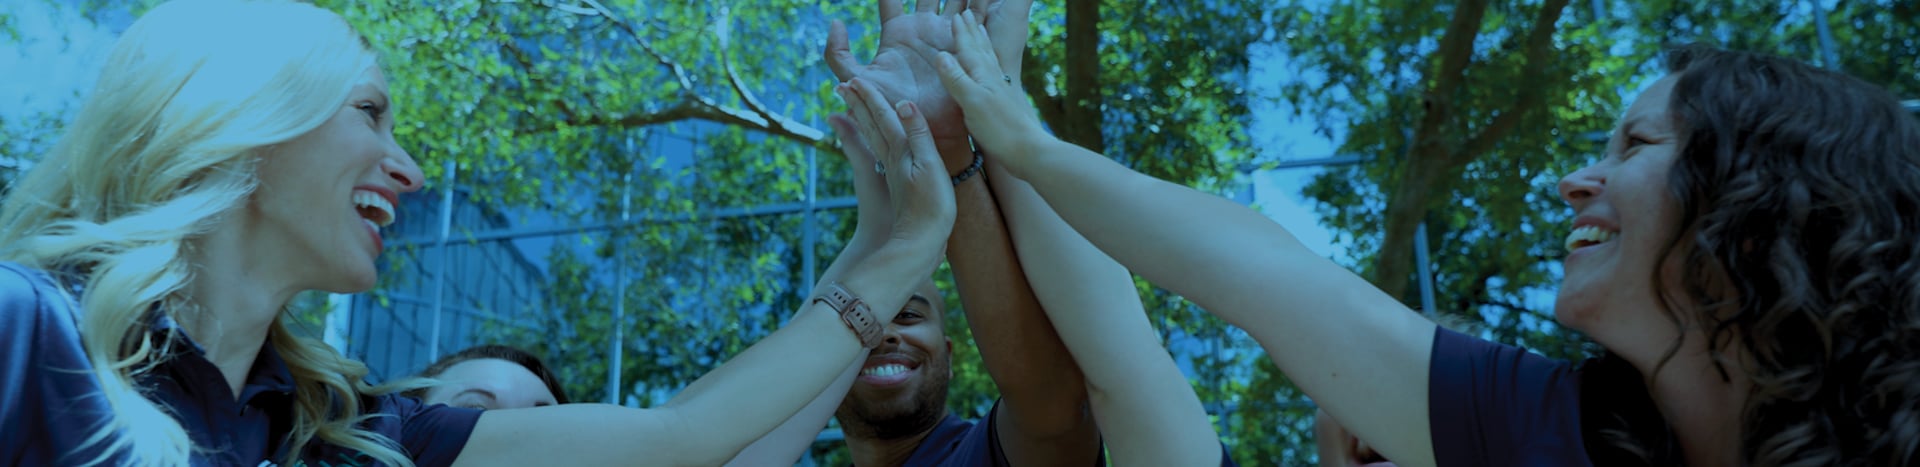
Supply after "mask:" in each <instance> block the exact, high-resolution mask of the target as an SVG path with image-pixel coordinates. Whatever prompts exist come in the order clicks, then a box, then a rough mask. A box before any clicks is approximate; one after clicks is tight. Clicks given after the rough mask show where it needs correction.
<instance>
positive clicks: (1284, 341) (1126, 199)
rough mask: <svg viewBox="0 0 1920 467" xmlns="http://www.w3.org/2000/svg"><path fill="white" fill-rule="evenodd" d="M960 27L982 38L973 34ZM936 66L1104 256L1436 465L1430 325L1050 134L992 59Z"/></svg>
mask: <svg viewBox="0 0 1920 467" xmlns="http://www.w3.org/2000/svg"><path fill="white" fill-rule="evenodd" d="M954 27H955V28H978V27H979V26H977V25H974V24H968V23H966V22H965V21H957V22H955V23H954ZM960 52H961V53H960V54H958V56H957V57H956V56H954V55H950V54H939V55H937V58H936V63H938V64H939V67H940V69H941V78H942V81H943V83H944V84H946V86H947V89H948V91H949V92H950V93H952V94H953V96H954V97H955V99H956V100H957V101H958V102H959V103H960V105H961V107H962V108H963V109H964V112H965V115H966V121H967V128H968V131H970V132H972V133H973V135H974V139H975V141H976V142H977V143H980V144H981V145H983V146H985V147H986V148H987V150H988V151H989V154H990V155H992V156H993V157H994V159H993V161H992V162H994V163H996V164H1001V165H1003V166H1004V167H1005V168H1006V169H1007V171H1008V172H1009V173H1011V174H1013V175H1014V176H1017V177H1020V178H1021V179H1024V180H1027V181H1028V182H1030V183H1032V184H1033V187H1034V189H1035V190H1036V191H1037V192H1038V193H1039V194H1040V195H1041V196H1042V197H1043V198H1045V199H1046V201H1047V203H1048V204H1049V205H1050V206H1052V207H1053V209H1054V211H1055V212H1058V213H1059V215H1060V216H1061V217H1062V218H1063V219H1065V220H1066V221H1067V223H1068V224H1070V225H1072V226H1073V227H1074V229H1075V230H1077V231H1078V232H1080V233H1081V234H1082V235H1084V236H1086V238H1087V239H1088V240H1090V241H1092V242H1093V244H1094V245H1096V246H1098V247H1099V248H1100V249H1101V250H1102V251H1104V252H1106V253H1107V254H1108V255H1110V256H1111V257H1113V258H1114V259H1116V260H1118V261H1119V262H1120V263H1121V264H1123V265H1126V266H1127V267H1129V268H1131V269H1132V270H1133V271H1134V272H1137V273H1139V274H1141V275H1142V276H1145V277H1146V278H1147V279H1148V280H1151V281H1153V282H1154V283H1156V284H1159V285H1161V286H1163V287H1166V288H1168V289H1169V290H1172V291H1174V292H1176V293H1179V294H1181V295H1184V296H1186V297H1187V298H1189V299H1191V300H1193V301H1194V302H1195V303H1197V304H1199V305H1200V306H1201V307H1203V308H1206V309H1207V310H1208V311H1209V312H1212V313H1213V314H1215V315H1217V316H1220V317H1221V318H1223V319H1225V320H1227V321H1228V322H1230V323H1233V324H1234V325H1236V326H1239V327H1241V328H1243V329H1246V330H1247V332H1248V333H1250V334H1252V335H1253V337H1254V339H1255V340H1258V341H1259V342H1260V344H1261V346H1262V347H1264V348H1266V350H1267V353H1268V355H1270V356H1271V357H1272V358H1273V361H1274V363H1275V364H1277V365H1278V366H1279V367H1280V369H1281V370H1282V371H1284V372H1285V373H1286V374H1287V376H1288V377H1289V378H1292V380H1293V381H1294V382H1295V383H1298V384H1299V385H1300V387H1301V388H1302V389H1303V390H1305V391H1306V392H1307V394H1308V395H1310V396H1313V398H1314V400H1315V401H1318V402H1319V403H1320V404H1321V405H1322V407H1325V408H1326V410H1327V411H1328V412H1329V413H1332V414H1334V415H1335V416H1337V417H1339V418H1340V420H1342V421H1345V422H1348V423H1347V425H1348V426H1349V427H1350V428H1352V429H1353V431H1354V432H1356V433H1358V434H1359V436H1360V437H1361V438H1364V439H1367V440H1368V441H1370V442H1373V443H1374V445H1375V446H1376V447H1377V448H1378V449H1379V450H1380V451H1381V452H1383V453H1384V454H1386V456H1387V457H1389V458H1392V459H1395V460H1398V461H1401V462H1403V464H1404V465H1432V464H1433V441H1432V436H1431V430H1430V429H1429V425H1428V421H1427V409H1428V402H1427V382H1428V380H1427V377H1428V363H1429V360H1430V359H1431V356H1432V343H1433V333H1434V325H1433V323H1432V322H1429V321H1427V320H1425V319H1422V318H1421V317H1419V316H1418V315H1417V314H1414V313H1412V312H1410V310H1408V309H1407V308H1406V307H1405V306H1404V305H1401V304H1400V302H1399V301H1397V300H1394V299H1393V297H1390V296H1388V295H1387V294H1385V293H1383V292H1381V291H1380V290H1379V289H1376V288H1374V287H1373V286H1372V285H1371V284H1369V283H1367V281H1365V280H1363V279H1361V278H1360V277H1359V276H1356V275H1354V274H1353V273H1351V272H1349V271H1347V270H1346V269H1345V268H1342V267H1340V266H1339V265H1338V264H1335V263H1333V262H1332V261H1330V260H1328V259H1326V258H1322V257H1320V256H1319V255H1316V254H1314V253H1313V252H1312V251H1311V250H1308V249H1307V248H1306V247H1305V246H1303V245H1301V244H1300V242H1299V241H1298V240H1295V239H1294V238H1293V236H1292V235H1291V234H1289V233H1288V232H1287V231H1286V229H1284V228H1281V227H1280V226H1279V225H1278V224H1275V223H1273V222H1272V221H1271V220H1268V219H1267V218H1266V217H1264V216H1261V215H1260V214H1259V213H1256V212H1254V211H1253V210H1251V209H1248V208H1246V207H1243V206H1240V205H1238V204H1234V203H1233V202H1230V201H1227V200H1225V199H1222V198H1219V197H1216V196H1211V195H1207V194H1204V193H1200V192H1198V191H1194V190H1193V189H1190V188H1187V187H1183V186H1180V185H1175V184H1172V183H1167V182H1165V181H1161V180H1157V179H1154V178H1152V177H1147V176H1145V175H1141V174H1139V173H1137V172H1134V171H1132V170H1128V169H1127V168H1125V167H1122V166H1120V165H1119V164H1117V163H1114V162H1113V161H1112V160H1109V159H1107V158H1106V157H1103V156H1101V155H1099V154H1095V153H1092V152H1090V151H1087V150H1085V149H1082V148H1080V147H1077V146H1074V145H1071V144H1067V143H1065V142H1062V141H1059V140H1057V139H1054V138H1053V137H1052V136H1050V135H1047V134H1046V133H1045V132H1044V131H1043V130H1042V129H1041V126H1040V123H1039V121H1038V120H1037V119H1036V118H1035V117H1034V115H1033V110H1032V108H1031V106H1030V105H1028V104H1027V102H1026V97H1025V96H1024V95H1021V94H1020V93H1019V92H1018V90H1017V89H1015V88H1014V87H1013V86H1011V85H1010V84H1007V83H1005V82H1004V81H1003V80H1002V78H1001V76H1002V75H1001V73H1000V71H999V69H998V65H997V64H995V63H994V58H993V56H992V55H991V52H992V51H991V50H986V49H981V48H977V47H975V48H968V49H964V50H961V51H960Z"/></svg>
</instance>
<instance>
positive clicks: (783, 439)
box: [681, 219, 878, 467]
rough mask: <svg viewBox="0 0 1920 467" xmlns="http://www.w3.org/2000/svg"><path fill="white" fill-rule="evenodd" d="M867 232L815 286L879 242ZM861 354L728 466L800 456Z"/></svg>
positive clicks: (839, 274)
mask: <svg viewBox="0 0 1920 467" xmlns="http://www.w3.org/2000/svg"><path fill="white" fill-rule="evenodd" d="M863 220H864V221H868V222H869V224H862V225H870V224H871V221H870V220H866V219H863ZM869 233H871V231H870V230H869V229H866V228H860V229H858V230H855V232H854V235H853V239H852V240H851V241H848V242H847V248H846V249H845V250H842V251H841V252H840V257H839V258H835V259H834V261H833V264H832V265H830V266H827V270H826V272H825V273H822V274H821V275H820V280H819V283H818V284H816V285H815V288H816V289H818V288H819V286H821V285H829V284H833V283H835V282H838V281H840V280H842V279H843V276H845V275H846V272H847V270H848V269H849V268H850V267H852V266H851V265H853V264H856V263H858V262H859V261H860V260H861V259H864V258H865V257H866V256H867V255H869V254H871V252H872V250H873V247H872V246H870V245H875V244H878V239H876V238H873V237H877V236H876V235H867V234H869ZM864 356H865V354H864V353H863V354H862V357H863V358H861V359H855V360H854V361H853V363H852V364H850V365H847V369H846V370H844V371H842V372H841V373H840V378H839V379H836V380H834V381H833V384H831V385H828V386H827V389H826V390H825V391H821V392H820V394H819V395H818V396H815V397H814V398H813V401H812V402H808V403H807V406H806V407H804V408H802V409H800V413H797V414H794V416H793V417H790V418H788V419H787V421H786V422H784V423H781V424H780V426H779V427H778V428H774V429H773V431H772V432H770V433H767V435H766V436H763V437H761V438H760V439H759V440H758V441H754V442H753V444H752V445H749V446H747V448H746V449H745V450H742V451H740V454H739V455H737V456H734V458H733V460H732V461H729V462H727V465H730V466H743V467H745V466H762V465H787V464H791V463H793V462H796V461H798V460H799V459H800V456H801V455H803V454H805V453H806V452H807V448H808V447H810V446H812V445H813V441H814V440H815V439H817V438H819V435H820V431H821V430H822V429H824V428H826V426H827V421H828V420H830V419H832V418H833V412H834V411H835V410H837V409H839V408H840V402H841V401H842V400H844V399H846V396H847V390H848V389H850V388H852V387H853V380H854V378H855V377H857V376H859V373H860V367H861V365H862V363H863V362H862V360H863V359H864ZM685 393H686V392H685V391H682V392H681V394H685Z"/></svg>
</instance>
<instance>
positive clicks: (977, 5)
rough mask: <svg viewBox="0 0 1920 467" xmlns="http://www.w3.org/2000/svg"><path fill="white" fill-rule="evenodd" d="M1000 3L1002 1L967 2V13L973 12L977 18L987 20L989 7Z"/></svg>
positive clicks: (977, 0)
mask: <svg viewBox="0 0 1920 467" xmlns="http://www.w3.org/2000/svg"><path fill="white" fill-rule="evenodd" d="M998 2H1000V0H973V1H970V2H967V11H971V12H973V14H974V15H975V16H979V17H981V18H985V17H987V7H989V6H992V5H993V4H994V3H998Z"/></svg>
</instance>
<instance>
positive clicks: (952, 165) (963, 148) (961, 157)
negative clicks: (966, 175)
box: [933, 135, 973, 175]
mask: <svg viewBox="0 0 1920 467" xmlns="http://www.w3.org/2000/svg"><path fill="white" fill-rule="evenodd" d="M933 147H934V148H935V149H937V150H939V151H940V162H942V163H944V164H945V165H946V167H947V175H954V174H958V173H960V171H962V170H966V169H967V166H969V165H973V141H972V140H971V139H970V138H968V137H967V136H966V135H961V136H960V137H957V138H939V139H935V140H934V141H933Z"/></svg>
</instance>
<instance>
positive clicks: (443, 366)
mask: <svg viewBox="0 0 1920 467" xmlns="http://www.w3.org/2000/svg"><path fill="white" fill-rule="evenodd" d="M484 359H495V360H506V361H509V362H513V363H514V364H515V365H520V366H521V367H524V368H526V369H527V371H531V372H533V375H534V376H538V377H540V383H542V384H545V385H546V386H547V390H548V391H552V392H553V400H554V401H556V402H557V403H561V404H566V403H568V402H569V401H568V400H567V390H566V389H565V388H562V387H560V378H558V377H556V376H554V374H553V370H551V369H548V368H547V364H546V363H543V362H541V361H540V357H535V356H533V354H532V353H528V352H527V351H525V350H520V349H517V348H513V347H508V346H504V345H493V344H488V345H477V346H473V347H469V348H467V349H466V350H462V351H459V352H454V353H451V354H448V355H447V356H445V357H440V361H436V362H433V364H432V365H427V369H425V370H420V374H419V375H417V376H422V377H428V378H431V377H434V376H439V375H440V373H442V372H445V371H447V369H448V368H452V367H453V366H454V365H458V364H460V363H461V362H465V361H469V360H484ZM404 395H406V396H411V397H414V398H416V399H417V398H424V397H426V395H427V388H417V389H412V390H408V391H407V392H406V393H405V394H404Z"/></svg>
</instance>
